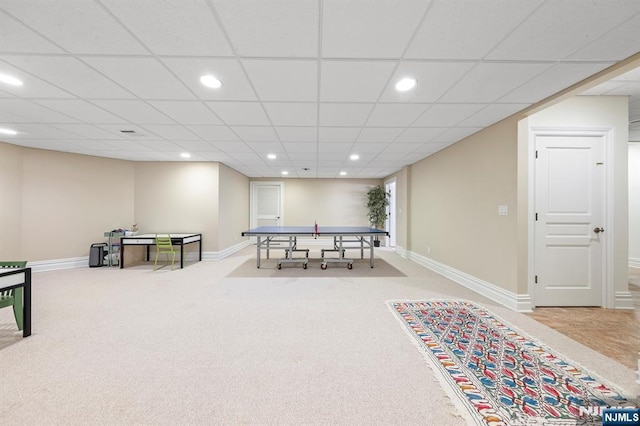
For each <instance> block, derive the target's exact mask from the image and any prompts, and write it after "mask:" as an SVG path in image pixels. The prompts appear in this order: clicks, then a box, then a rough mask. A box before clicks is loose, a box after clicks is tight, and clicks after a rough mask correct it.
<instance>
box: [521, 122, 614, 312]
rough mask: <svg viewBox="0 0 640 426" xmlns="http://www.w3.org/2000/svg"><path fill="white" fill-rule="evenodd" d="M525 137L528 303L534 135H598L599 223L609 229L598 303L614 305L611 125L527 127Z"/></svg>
mask: <svg viewBox="0 0 640 426" xmlns="http://www.w3.org/2000/svg"><path fill="white" fill-rule="evenodd" d="M528 133H529V138H528V139H529V141H528V144H527V145H528V158H529V161H528V162H529V167H528V174H527V181H528V188H527V190H528V197H527V198H528V200H527V204H528V206H529V208H528V212H527V223H528V226H527V241H528V243H527V250H528V256H527V257H528V260H527V269H528V274H527V275H528V276H527V281H528V288H527V289H528V292H529V297H530V299H531V307H532V308H534V307H536V300H535V286H536V285H537V284H536V283H535V275H536V274H535V272H536V270H535V266H536V262H535V252H536V250H535V248H536V240H535V232H534V228H535V214H536V212H535V190H536V187H535V183H536V176H535V172H536V162H535V161H536V146H535V141H536V137H537V136H590V137H594V136H595V137H602V138H603V139H604V144H605V146H604V149H603V155H604V167H605V172H604V182H603V187H604V200H603V202H604V206H603V209H602V214H603V223H604V226H605V227H606V228H605V229H606V230H610V231H611V232H608V233H607V236H606V238H605V239H604V240H605V241H604V244H603V245H602V307H603V308H610V309H611V308H614V307H615V291H614V277H613V271H614V263H613V261H614V259H613V252H614V250H613V247H614V239H615V235H614V231H615V227H614V223H613V218H614V217H615V215H614V202H613V201H614V189H615V188H614V186H613V182H614V175H613V173H614V167H612V165H613V163H612V162H613V161H614V158H615V156H614V148H615V146H614V141H615V138H614V129H613V128H611V127H591V128H590V127H531V128H529V132H528Z"/></svg>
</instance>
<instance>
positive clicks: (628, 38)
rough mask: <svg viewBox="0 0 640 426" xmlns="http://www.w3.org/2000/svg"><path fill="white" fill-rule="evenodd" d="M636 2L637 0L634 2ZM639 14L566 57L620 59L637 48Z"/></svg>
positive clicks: (576, 58) (572, 58)
mask: <svg viewBox="0 0 640 426" xmlns="http://www.w3.org/2000/svg"><path fill="white" fill-rule="evenodd" d="M634 3H636V4H637V2H634ZM638 28H640V14H637V15H635V16H632V17H631V18H629V19H628V20H626V21H625V22H622V23H620V24H617V25H614V26H613V28H611V30H610V31H609V32H607V33H606V34H604V35H603V36H602V37H599V38H598V39H597V40H593V41H592V42H591V43H589V44H588V45H586V46H585V47H583V48H582V49H579V50H578V51H577V52H575V53H574V54H572V55H569V57H568V58H567V59H568V60H571V61H603V60H604V61H620V60H622V59H625V58H627V57H629V56H631V55H633V54H635V53H636V52H637V50H638V48H637V41H638Z"/></svg>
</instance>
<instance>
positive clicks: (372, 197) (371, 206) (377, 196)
mask: <svg viewBox="0 0 640 426" xmlns="http://www.w3.org/2000/svg"><path fill="white" fill-rule="evenodd" d="M388 196H389V194H388V193H387V192H386V191H385V190H384V188H383V187H382V185H377V186H374V187H373V188H371V189H369V191H367V210H368V213H367V217H368V218H369V223H370V224H371V227H373V228H378V229H384V223H385V221H386V220H387V206H388V205H389V199H388V198H387V197H388ZM373 244H374V246H375V247H380V240H378V237H376V239H375V241H374V242H373Z"/></svg>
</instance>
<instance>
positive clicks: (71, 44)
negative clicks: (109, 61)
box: [2, 0, 147, 54]
mask: <svg viewBox="0 0 640 426" xmlns="http://www.w3.org/2000/svg"><path fill="white" fill-rule="evenodd" d="M78 6H79V4H78V2H76V1H68V0H48V1H45V2H43V1H39V0H20V1H5V2H3V3H2V7H3V8H4V10H6V11H7V12H9V13H10V14H11V15H13V16H15V17H16V18H18V19H19V20H20V21H22V22H23V23H25V24H26V25H28V26H29V27H31V28H33V29H34V30H35V31H37V32H38V33H40V34H42V35H43V36H45V37H47V38H48V39H49V40H51V41H53V42H54V43H56V44H58V45H59V46H62V47H63V48H64V49H66V50H68V51H70V52H72V53H92V54H143V53H147V51H146V49H145V48H144V47H143V46H142V45H141V44H140V43H138V41H137V40H136V39H135V38H134V37H133V36H131V34H130V33H129V32H128V31H127V30H126V29H124V28H123V27H122V26H121V25H120V24H119V23H118V22H117V21H116V20H115V19H114V18H113V17H112V16H111V15H110V14H109V13H108V12H107V11H105V10H104V9H103V8H102V7H101V6H100V4H99V3H97V2H88V1H84V2H82V5H81V7H78Z"/></svg>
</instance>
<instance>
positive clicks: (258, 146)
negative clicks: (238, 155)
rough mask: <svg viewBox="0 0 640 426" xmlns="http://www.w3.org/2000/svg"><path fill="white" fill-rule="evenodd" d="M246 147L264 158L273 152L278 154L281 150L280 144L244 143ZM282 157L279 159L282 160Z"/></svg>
mask: <svg viewBox="0 0 640 426" xmlns="http://www.w3.org/2000/svg"><path fill="white" fill-rule="evenodd" d="M246 144H247V146H248V147H249V148H250V149H251V150H252V151H253V152H255V153H256V154H260V155H262V156H263V157H265V159H267V158H266V155H267V154H272V153H274V152H280V151H281V150H282V144H281V143H280V142H246ZM282 159H283V157H282V156H281V157H280V160H282Z"/></svg>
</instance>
